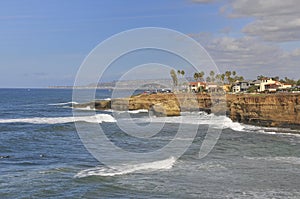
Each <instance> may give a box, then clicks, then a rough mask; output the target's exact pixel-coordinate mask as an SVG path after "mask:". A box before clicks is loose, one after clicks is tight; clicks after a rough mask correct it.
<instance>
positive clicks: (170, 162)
mask: <svg viewBox="0 0 300 199" xmlns="http://www.w3.org/2000/svg"><path fill="white" fill-rule="evenodd" d="M175 162H176V159H175V158H174V157H170V158H168V159H165V160H159V161H155V162H148V163H140V164H136V165H127V166H122V167H114V168H107V167H95V168H92V169H86V170H83V171H80V172H79V173H77V174H76V175H75V176H74V177H75V178H84V177H88V176H104V177H105V176H116V175H125V174H129V173H134V172H137V171H142V172H150V171H155V170H168V169H171V168H172V167H173V166H174V164H175Z"/></svg>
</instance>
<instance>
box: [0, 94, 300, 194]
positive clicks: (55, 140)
mask: <svg viewBox="0 0 300 199" xmlns="http://www.w3.org/2000/svg"><path fill="white" fill-rule="evenodd" d="M110 96H111V92H110V91H108V90H98V91H97V93H96V98H97V99H105V98H109V97H110ZM71 102H72V90H63V89H61V90H55V89H30V90H28V89H1V90H0V156H1V159H0V197H1V198H150V197H153V198H300V190H299V183H300V137H299V136H298V135H296V134H293V133H295V132H291V134H282V133H280V132H281V131H286V130H281V129H266V128H259V127H253V126H246V125H242V124H237V123H233V122H231V121H230V120H226V121H227V123H226V125H225V126H224V129H223V132H222V134H221V137H220V139H219V140H218V142H217V144H216V145H215V147H214V149H213V150H212V151H211V153H210V154H209V155H208V156H206V157H205V158H203V159H199V158H198V153H199V148H200V146H201V143H202V141H203V139H204V137H205V134H206V131H207V128H208V124H207V123H206V122H205V121H206V120H205V117H207V116H206V115H204V116H203V121H204V122H200V126H199V129H198V132H197V136H196V138H195V139H194V141H193V144H192V145H191V146H190V147H189V148H188V150H187V151H186V152H185V154H184V155H183V156H182V157H181V158H179V159H178V160H177V161H175V159H174V158H172V156H170V157H169V158H166V159H163V160H161V161H158V162H147V163H146V164H142V163H141V164H137V165H130V164H129V165H125V166H124V165H120V167H119V168H118V170H111V169H108V168H107V167H106V166H105V165H103V164H102V163H101V162H99V161H98V160H96V159H95V158H94V157H93V156H92V155H91V154H90V153H89V152H88V151H87V150H86V148H85V146H84V145H83V144H82V142H81V140H80V139H79V136H78V134H77V132H76V128H75V125H74V122H73V120H74V118H72V109H71V108H70V106H71ZM82 111H83V112H84V111H88V110H82ZM97 114H99V115H101V116H103V117H102V119H103V120H102V121H101V122H102V123H100V124H99V125H101V127H102V128H103V129H105V131H106V134H107V136H108V137H109V138H110V139H111V140H112V141H113V142H114V143H115V144H116V145H118V146H120V147H122V148H125V149H126V150H132V151H136V152H145V151H153V150H157V149H159V148H161V147H163V146H164V145H166V144H168V143H169V141H170V140H171V139H172V138H173V137H174V136H175V134H176V132H177V129H178V126H179V125H180V124H179V123H180V122H179V121H181V120H180V119H182V118H187V121H188V122H186V125H191V126H192V125H195V124H196V123H197V122H198V120H197V118H199V115H202V114H203V113H193V114H192V113H184V114H183V116H181V117H174V118H164V120H165V122H166V123H165V125H164V126H163V128H162V130H161V132H160V133H159V134H157V135H156V136H154V137H153V138H154V139H151V140H149V141H146V140H142V139H135V138H133V137H130V136H126V135H124V133H123V132H122V130H121V129H120V128H118V126H117V124H116V123H115V122H113V120H111V118H112V112H109V111H97ZM119 114H122V113H119ZM131 115H132V117H134V120H135V121H136V122H137V123H141V124H147V122H149V114H148V113H147V112H145V111H140V112H138V111H137V112H131ZM195 115H197V117H195ZM200 118H202V116H200ZM161 120H162V119H161V118H153V120H152V122H154V123H157V125H159V124H160V123H161ZM79 122H80V123H81V124H83V125H86V126H87V127H88V125H90V121H88V119H85V120H79ZM211 122H214V121H211ZM273 131H274V132H273ZM141 146H142V147H141ZM103 153H105V151H103ZM111 156H112V157H114V154H111Z"/></svg>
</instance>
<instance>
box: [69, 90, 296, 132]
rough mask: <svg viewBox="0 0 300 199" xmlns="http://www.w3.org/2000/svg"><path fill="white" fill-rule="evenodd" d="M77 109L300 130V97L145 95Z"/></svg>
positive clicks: (88, 104)
mask: <svg viewBox="0 0 300 199" xmlns="http://www.w3.org/2000/svg"><path fill="white" fill-rule="evenodd" d="M75 106H76V107H86V106H89V107H91V108H95V109H98V110H104V109H113V110H121V111H124V110H138V109H147V110H149V111H152V112H153V113H154V114H155V115H157V116H179V115H180V112H183V111H199V110H202V111H206V112H208V113H210V112H212V113H214V114H221V115H225V114H227V115H228V116H229V117H230V118H231V119H232V120H233V121H237V122H241V123H246V124H254V125H261V126H274V127H275V126H276V127H295V128H300V94H270V95H264V94H261V95H250V94H242V95H227V96H224V95H223V96H222V95H221V96H210V95H207V94H205V95H194V94H188V93H182V94H172V93H168V94H150V95H149V94H146V95H145V94H142V95H137V96H132V97H129V98H120V99H112V100H108V101H104V100H103V101H96V102H90V103H86V104H80V105H75Z"/></svg>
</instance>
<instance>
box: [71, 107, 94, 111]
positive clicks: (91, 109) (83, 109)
mask: <svg viewBox="0 0 300 199" xmlns="http://www.w3.org/2000/svg"><path fill="white" fill-rule="evenodd" d="M71 108H72V109H76V110H81V111H96V109H95V108H92V107H91V106H86V107H80V108H79V107H76V108H74V107H71Z"/></svg>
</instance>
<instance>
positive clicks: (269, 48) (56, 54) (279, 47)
mask: <svg viewBox="0 0 300 199" xmlns="http://www.w3.org/2000/svg"><path fill="white" fill-rule="evenodd" d="M266 2H268V1H262V0H251V1H248V0H239V1H238V0H231V1H228V0H164V1H160V0H154V1H148V0H101V1H96V0H95V1H92V0H91V1H84V0H80V1H79V0H72V1H71V0H51V1H50V0H49V1H46V0H45V1H38V0H36V1H34V0H28V1H21V0H20V1H17V0H11V1H1V3H0V44H1V45H0V53H1V59H0V75H1V76H0V77H1V78H0V87H47V86H52V85H73V83H74V79H75V75H76V73H77V71H78V69H79V67H80V65H81V63H82V62H83V60H84V58H85V57H86V56H87V55H88V53H89V52H90V51H91V50H92V49H93V48H94V47H96V46H97V45H98V44H99V43H100V42H102V41H103V40H105V39H107V38H109V37H110V36H112V35H114V34H117V33H119V32H122V31H126V30H128V29H132V28H141V27H163V28H170V29H174V30H176V31H180V32H182V33H185V34H188V35H190V36H191V37H193V38H194V39H195V40H197V41H199V42H200V43H201V44H202V45H203V46H204V47H205V49H206V50H207V51H208V52H209V53H210V54H211V56H212V57H213V58H214V60H215V61H216V63H217V65H218V67H219V69H220V70H221V71H225V70H236V71H237V72H238V73H240V74H242V75H244V76H249V78H255V77H256V76H257V75H259V73H262V74H265V75H280V76H283V77H284V76H289V77H292V78H295V79H300V74H299V73H300V71H299V63H300V62H299V61H300V59H299V56H300V50H299V46H300V44H299V40H300V31H299V29H300V28H299V27H300V24H299V21H297V20H295V19H298V18H299V14H298V10H297V9H295V7H297V2H296V1H294V0H287V1H285V2H284V4H283V5H282V2H281V1H279V0H278V1H277V0H273V1H272V4H271V3H269V4H268V3H266ZM269 2H270V1H269ZM278 10H281V11H282V10H283V11H284V10H287V11H288V12H282V13H280V14H278V16H277V15H276V14H275V15H274V13H276V12H278ZM281 11H280V12H281ZM119 67H121V66H119ZM116 78H118V77H117V76H116V77H114V75H113V74H110V75H107V78H106V79H104V80H105V81H110V80H115V79H116Z"/></svg>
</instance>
